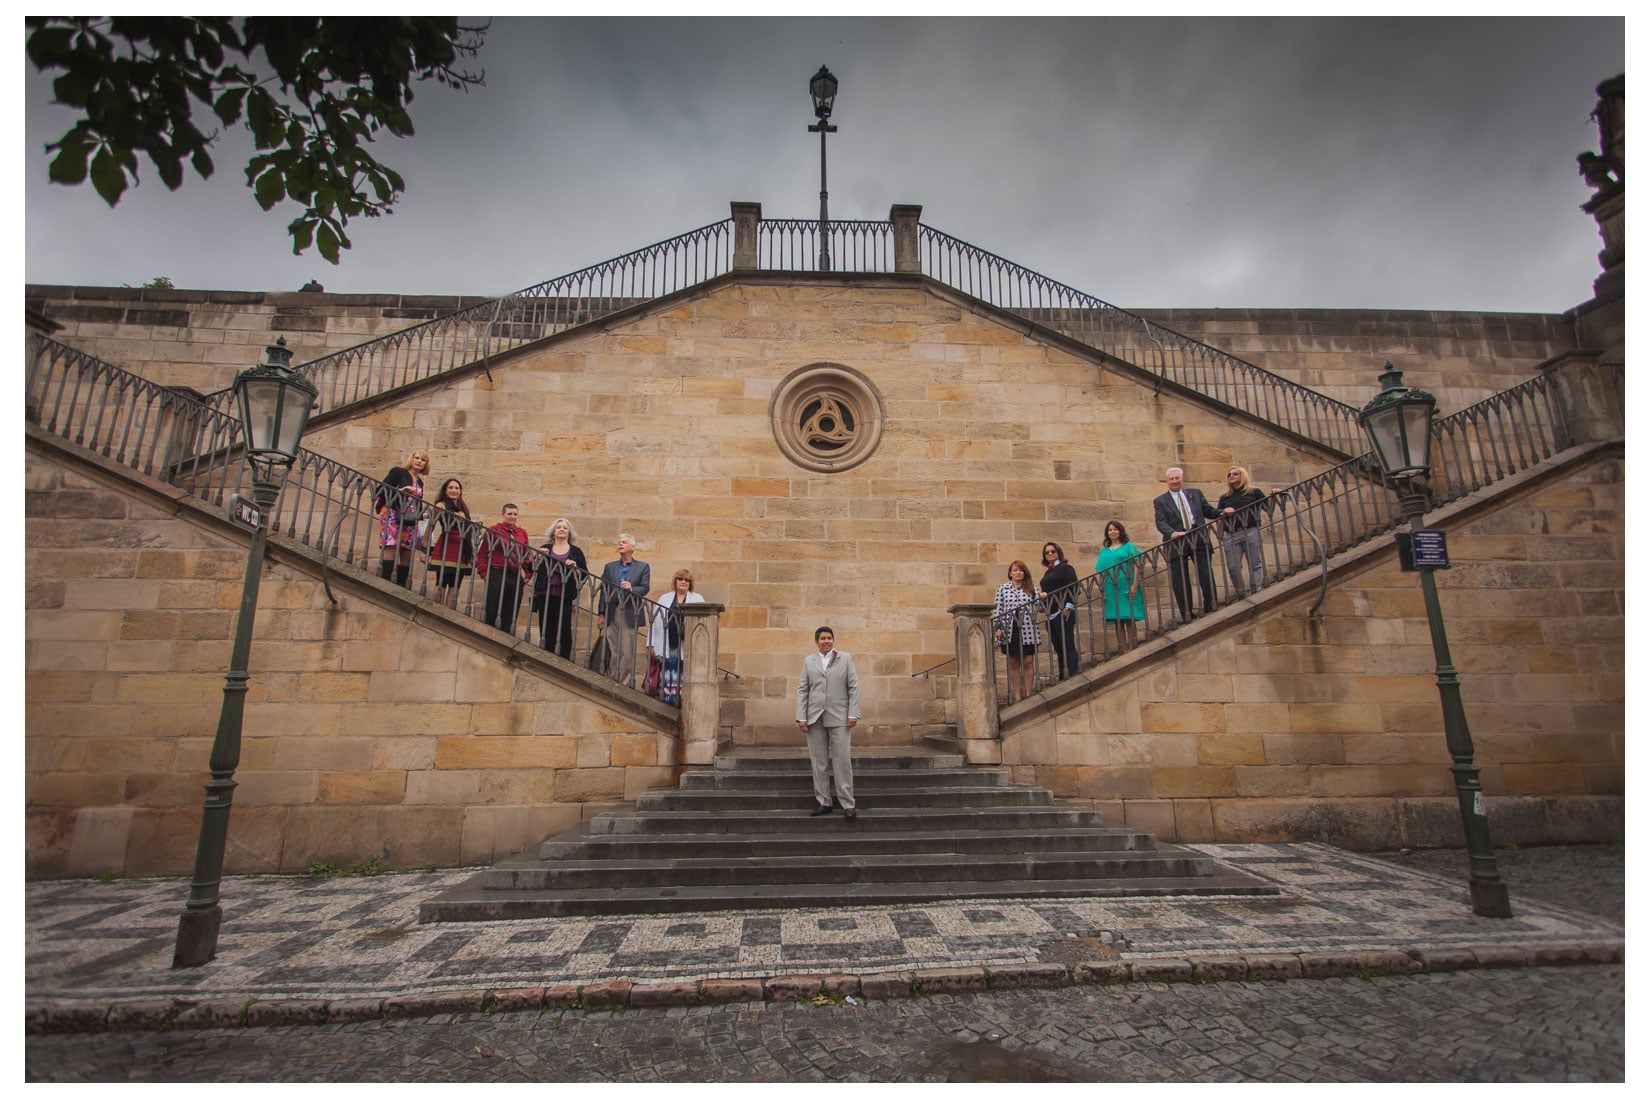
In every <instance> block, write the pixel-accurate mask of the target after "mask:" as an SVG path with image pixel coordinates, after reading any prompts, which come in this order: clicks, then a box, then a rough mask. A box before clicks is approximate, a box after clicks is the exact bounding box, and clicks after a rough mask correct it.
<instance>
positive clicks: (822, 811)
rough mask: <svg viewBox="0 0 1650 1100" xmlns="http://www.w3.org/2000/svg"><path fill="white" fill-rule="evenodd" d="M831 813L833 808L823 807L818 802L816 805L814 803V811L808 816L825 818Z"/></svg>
mask: <svg viewBox="0 0 1650 1100" xmlns="http://www.w3.org/2000/svg"><path fill="white" fill-rule="evenodd" d="M830 812H831V808H830V807H829V806H825V805H822V804H820V803H817V802H816V803H814V808H813V811H812V812H811V813H809V814H808V816H809V817H824V816H825V815H826V814H828V813H830Z"/></svg>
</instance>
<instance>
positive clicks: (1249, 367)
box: [917, 225, 1364, 456]
mask: <svg viewBox="0 0 1650 1100" xmlns="http://www.w3.org/2000/svg"><path fill="white" fill-rule="evenodd" d="M917 242H918V248H919V249H920V250H921V251H922V270H923V273H924V274H925V275H927V276H928V277H929V278H931V279H934V280H936V281H937V282H941V283H944V284H945V285H946V286H949V287H952V288H954V289H956V290H960V291H962V292H963V293H964V294H967V295H969V296H970V297H973V298H978V299H979V300H980V301H982V302H986V303H988V304H990V305H993V306H996V307H997V308H999V309H1004V310H1008V311H1009V312H1011V313H1017V314H1019V315H1020V316H1022V317H1024V318H1026V319H1027V320H1029V321H1034V322H1036V323H1037V324H1039V325H1042V326H1044V327H1045V328H1049V329H1052V330H1054V331H1055V332H1058V333H1060V334H1061V335H1063V336H1067V337H1069V338H1071V339H1073V340H1076V341H1077V342H1078V343H1080V344H1085V345H1087V346H1088V347H1091V348H1094V349H1095V350H1096V351H1100V352H1103V353H1105V354H1106V355H1109V356H1111V357H1112V358H1114V359H1120V360H1122V361H1124V362H1126V363H1131V364H1133V365H1134V366H1137V367H1140V368H1141V369H1143V370H1147V371H1150V372H1152V373H1153V374H1156V375H1157V376H1158V378H1159V379H1160V380H1163V381H1168V382H1172V383H1174V384H1175V385H1177V386H1181V387H1184V388H1185V389H1188V390H1191V391H1193V392H1195V393H1199V394H1202V395H1203V396H1205V397H1209V398H1213V399H1214V400H1216V401H1219V402H1222V403H1223V404H1226V405H1229V406H1231V407H1232V408H1235V409H1240V410H1242V411H1243V412H1246V413H1249V414H1251V415H1253V416H1256V417H1259V418H1261V419H1263V420H1266V421H1269V422H1270V423H1272V424H1275V425H1277V426H1278V427H1280V428H1284V429H1286V430H1288V431H1291V432H1294V433H1295V434H1297V435H1300V436H1304V437H1305V438H1307V439H1311V440H1314V441H1316V442H1317V443H1320V444H1322V445H1323V446H1325V447H1327V448H1328V449H1330V450H1332V451H1335V452H1336V453H1338V454H1343V455H1348V456H1350V455H1356V454H1361V453H1362V452H1363V450H1364V443H1363V439H1362V436H1363V432H1362V430H1361V429H1360V428H1359V427H1358V410H1357V409H1354V408H1353V407H1352V406H1351V405H1348V404H1345V403H1344V402H1341V401H1336V400H1335V399H1334V398H1332V397H1326V396H1325V395H1323V394H1321V393H1318V392H1317V391H1316V390H1312V389H1308V388H1307V387H1305V386H1302V385H1300V384H1299V383H1296V382H1291V381H1290V380H1289V379H1287V378H1283V377H1280V376H1279V375H1276V374H1273V373H1272V372H1271V371H1267V370H1263V369H1261V368H1260V367H1257V366H1255V365H1254V364H1253V363H1248V362H1245V361H1244V360H1242V359H1239V358H1238V357H1237V356H1235V355H1230V354H1228V353H1226V352H1224V351H1221V350H1220V349H1218V348H1213V347H1210V346H1209V345H1208V344H1205V343H1202V342H1200V341H1197V340H1194V339H1192V338H1191V337H1190V336H1184V335H1182V334H1180V333H1178V332H1175V331H1174V330H1172V329H1167V328H1164V327H1163V326H1162V325H1158V324H1154V323H1152V322H1151V321H1148V320H1146V319H1145V318H1144V317H1141V316H1139V315H1137V314H1134V313H1129V312H1128V311H1127V310H1123V309H1119V308H1118V307H1116V306H1114V305H1111V304H1110V303H1108V302H1103V301H1101V300H1100V299H1099V298H1096V297H1094V296H1093V295H1090V294H1084V293H1083V292H1082V291H1080V290H1075V289H1073V288H1072V287H1069V286H1066V285H1065V284H1064V283H1060V282H1056V281H1055V280H1053V279H1050V278H1048V277H1047V276H1046V275H1039V274H1038V273H1037V272H1035V271H1031V270H1030V269H1028V268H1024V267H1021V266H1020V265H1019V264H1016V263H1014V262H1012V261H1010V260H1005V259H1003V258H1002V257H1001V256H998V255H996V254H994V253H991V252H987V251H986V250H985V249H983V248H979V247H976V246H975V245H971V244H969V243H968V242H967V241H962V240H958V239H957V238H956V237H952V236H950V235H948V234H946V233H942V232H940V231H939V230H938V229H934V228H933V227H931V226H927V225H919V226H918V236H917Z"/></svg>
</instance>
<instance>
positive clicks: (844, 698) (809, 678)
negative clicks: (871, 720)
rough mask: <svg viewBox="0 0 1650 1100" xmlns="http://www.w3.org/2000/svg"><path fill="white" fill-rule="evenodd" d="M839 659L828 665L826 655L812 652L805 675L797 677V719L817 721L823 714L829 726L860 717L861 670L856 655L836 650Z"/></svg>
mask: <svg viewBox="0 0 1650 1100" xmlns="http://www.w3.org/2000/svg"><path fill="white" fill-rule="evenodd" d="M832 652H833V653H835V654H836V661H835V662H834V663H833V664H832V665H831V667H830V668H828V669H827V668H826V667H825V658H823V657H821V656H820V655H819V654H817V653H810V654H808V658H807V660H805V661H803V662H802V675H801V676H799V677H797V681H796V720H797V721H798V722H806V723H808V725H810V726H811V725H813V724H814V723H815V722H817V721H819V720H820V718H822V717H823V718H824V719H825V725H826V726H828V727H832V728H834V727H837V726H846V725H847V724H848V719H850V718H858V717H859V672H858V671H857V670H856V669H855V668H854V659H853V658H852V657H850V656H849V655H848V654H846V653H844V652H842V651H841V650H832Z"/></svg>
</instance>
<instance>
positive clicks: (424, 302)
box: [23, 285, 483, 393]
mask: <svg viewBox="0 0 1650 1100" xmlns="http://www.w3.org/2000/svg"><path fill="white" fill-rule="evenodd" d="M23 296H24V302H25V304H26V305H27V306H28V307H29V308H30V309H35V310H38V311H40V312H41V313H43V314H45V315H46V316H47V317H50V318H51V319H52V320H54V321H56V322H57V323H58V324H60V325H62V326H63V329H62V331H60V332H58V333H56V334H54V339H56V340H58V341H60V342H61V343H64V344H68V345H69V346H70V347H73V348H78V349H80V350H81V351H84V352H87V353H88V354H91V355H95V356H97V357H98V358H99V359H105V360H107V361H109V362H111V363H114V364H115V365H117V366H120V367H124V368H125V369H127V370H129V371H131V372H132V373H134V374H138V375H142V376H143V377H144V378H147V379H149V380H150V381H151V382H156V383H159V384H160V385H163V386H186V387H189V388H190V389H194V390H198V391H199V392H201V393H209V392H211V391H213V390H221V389H224V388H226V387H227V386H229V384H230V383H232V382H234V381H235V375H236V374H238V373H240V372H241V371H243V370H245V369H247V368H248V367H250V366H254V365H255V364H257V363H258V362H260V361H261V360H262V359H263V349H264V346H265V345H267V344H273V343H274V342H275V340H276V338H277V337H283V336H284V337H285V338H286V342H287V347H289V348H291V349H292V361H293V362H294V363H307V362H309V361H310V360H311V359H319V358H320V357H321V356H323V355H330V354H331V353H333V352H335V351H341V350H343V349H344V348H347V347H353V346H354V345H356V344H360V343H364V342H365V341H367V340H372V339H376V338H377V337H380V336H387V335H389V334H390V333H392V332H398V331H400V330H401V329H404V328H409V327H411V326H413V325H416V324H419V323H420V322H423V321H427V320H430V319H431V318H433V317H436V316H439V315H440V314H443V313H451V312H453V311H454V310H458V309H463V308H465V307H466V306H470V305H474V304H476V303H477V302H480V301H482V300H483V299H481V298H478V297H459V296H456V295H410V294H322V293H313V292H312V293H308V294H300V293H279V292H275V291H236V290H151V289H146V288H141V287H73V286H50V285H35V286H29V287H26V288H25V289H24V292H23Z"/></svg>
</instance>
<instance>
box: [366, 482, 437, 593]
mask: <svg viewBox="0 0 1650 1100" xmlns="http://www.w3.org/2000/svg"><path fill="white" fill-rule="evenodd" d="M429 472H430V456H429V455H428V454H426V453H425V452H423V451H414V452H413V453H412V454H410V455H408V456H407V464H406V465H405V466H391V467H390V472H389V473H387V474H385V475H384V481H383V483H382V485H381V487H380V488H379V490H378V492H377V493H376V494H375V495H374V496H373V505H374V507H376V508H377V509H378V536H379V539H378V541H379V545H380V546H382V547H383V548H384V555H383V560H382V561H380V562H379V563H378V575H379V576H380V577H383V578H384V579H385V580H387V581H388V580H393V581H395V583H396V584H399V585H400V586H401V587H402V588H411V587H412V584H411V580H410V578H411V576H412V560H413V551H414V550H416V549H418V541H419V540H418V520H419V515H420V513H421V511H422V509H421V508H420V507H419V505H420V503H421V502H422V501H423V500H424V475H425V474H427V473H429Z"/></svg>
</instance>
